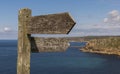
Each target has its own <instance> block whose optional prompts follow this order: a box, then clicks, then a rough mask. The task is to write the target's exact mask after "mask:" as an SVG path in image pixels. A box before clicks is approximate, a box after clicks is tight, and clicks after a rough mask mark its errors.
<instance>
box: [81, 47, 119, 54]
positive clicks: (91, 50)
mask: <svg viewBox="0 0 120 74" xmlns="http://www.w3.org/2000/svg"><path fill="white" fill-rule="evenodd" d="M80 51H82V52H90V53H97V54H107V55H117V56H120V50H118V49H99V50H96V49H88V48H86V47H84V48H82V49H80Z"/></svg>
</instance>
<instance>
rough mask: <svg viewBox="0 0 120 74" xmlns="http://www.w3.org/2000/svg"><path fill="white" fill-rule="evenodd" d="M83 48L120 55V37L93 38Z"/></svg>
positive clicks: (87, 50) (83, 49) (88, 50)
mask: <svg viewBox="0 0 120 74" xmlns="http://www.w3.org/2000/svg"><path fill="white" fill-rule="evenodd" d="M81 50H82V51H83V52H92V53H102V54H115V55H120V37H119V36H118V37H101V38H95V39H91V40H89V41H88V42H87V44H86V46H85V47H84V48H82V49H81Z"/></svg>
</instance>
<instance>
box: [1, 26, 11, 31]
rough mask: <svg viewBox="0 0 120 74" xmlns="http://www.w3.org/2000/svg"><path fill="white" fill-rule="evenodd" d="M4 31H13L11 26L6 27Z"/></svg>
mask: <svg viewBox="0 0 120 74" xmlns="http://www.w3.org/2000/svg"><path fill="white" fill-rule="evenodd" d="M3 31H4V32H9V31H11V28H9V27H4V29H3Z"/></svg>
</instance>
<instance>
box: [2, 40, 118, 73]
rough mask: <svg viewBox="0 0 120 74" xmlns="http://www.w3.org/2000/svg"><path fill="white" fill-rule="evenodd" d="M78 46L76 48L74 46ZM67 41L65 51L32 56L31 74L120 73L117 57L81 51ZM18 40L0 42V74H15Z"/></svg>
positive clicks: (78, 44)
mask: <svg viewBox="0 0 120 74" xmlns="http://www.w3.org/2000/svg"><path fill="white" fill-rule="evenodd" d="M75 46H77V47H75ZM79 46H80V47H84V46H85V42H70V47H69V48H68V49H67V50H66V52H51V53H47V52H46V53H31V63H30V65H31V67H30V73H31V74H120V57H119V56H115V55H102V54H93V53H85V52H81V51H80V48H79ZM16 65H17V40H0V74H17V73H16V69H17V68H16Z"/></svg>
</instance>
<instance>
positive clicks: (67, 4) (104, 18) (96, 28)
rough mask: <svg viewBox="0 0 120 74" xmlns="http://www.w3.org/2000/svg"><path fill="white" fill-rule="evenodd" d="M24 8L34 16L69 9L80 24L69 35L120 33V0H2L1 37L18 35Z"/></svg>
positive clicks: (0, 8)
mask: <svg viewBox="0 0 120 74" xmlns="http://www.w3.org/2000/svg"><path fill="white" fill-rule="evenodd" d="M21 8H30V9H31V10H32V15H33V16H34V15H43V14H53V13H60V12H69V13H70V14H71V16H72V17H73V18H74V20H75V21H76V23H77V24H76V25H75V27H74V28H73V30H72V31H71V32H70V34H69V35H68V36H89V35H120V0H52V1H50V0H39V1H38V0H36V1H33V0H26V1H25V0H19V1H18V0H1V1H0V39H17V30H18V10H19V9H21Z"/></svg>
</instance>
